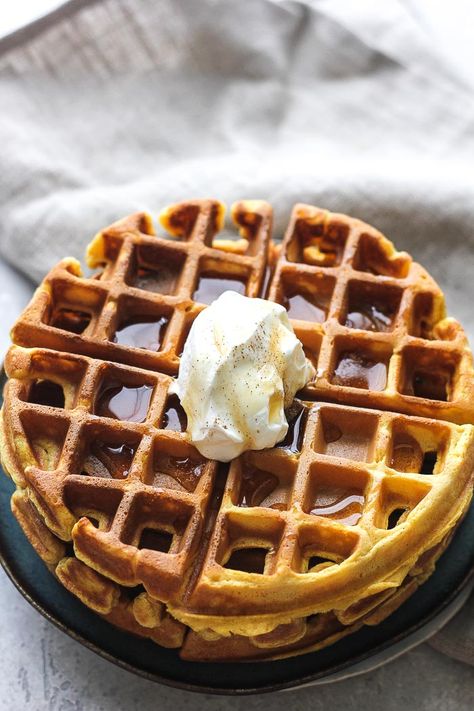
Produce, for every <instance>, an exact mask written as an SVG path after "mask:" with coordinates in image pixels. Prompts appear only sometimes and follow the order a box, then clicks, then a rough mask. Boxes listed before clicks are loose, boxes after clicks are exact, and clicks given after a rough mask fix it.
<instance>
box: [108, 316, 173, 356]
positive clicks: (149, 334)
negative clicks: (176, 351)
mask: <svg viewBox="0 0 474 711" xmlns="http://www.w3.org/2000/svg"><path fill="white" fill-rule="evenodd" d="M168 322H169V319H168V318H166V316H161V317H160V318H159V319H150V318H148V317H146V316H142V317H140V316H137V317H135V318H133V319H129V320H128V321H126V322H125V323H124V324H123V325H122V326H121V327H120V328H119V329H118V330H117V331H116V332H115V335H114V338H113V340H114V343H119V344H120V345H121V346H131V347H132V348H146V349H147V350H149V351H159V350H160V348H161V344H162V343H163V339H164V336H165V332H166V327H167V326H168Z"/></svg>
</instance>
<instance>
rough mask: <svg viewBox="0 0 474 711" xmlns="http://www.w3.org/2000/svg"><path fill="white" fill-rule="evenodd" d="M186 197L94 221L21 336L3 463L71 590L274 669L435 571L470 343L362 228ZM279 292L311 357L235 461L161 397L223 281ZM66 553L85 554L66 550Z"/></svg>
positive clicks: (170, 634) (462, 438)
mask: <svg viewBox="0 0 474 711" xmlns="http://www.w3.org/2000/svg"><path fill="white" fill-rule="evenodd" d="M223 214H224V212H223V207H222V205H221V204H220V203H218V202H215V201H210V200H207V201H192V202H187V203H182V204H179V205H175V206H172V207H171V208H168V209H167V210H166V211H165V212H164V213H163V214H162V218H161V221H162V225H163V226H164V227H165V229H166V230H167V234H166V235H163V236H156V235H155V234H154V233H153V228H152V225H151V220H150V218H149V217H148V216H147V215H144V214H138V215H133V216H131V217H129V218H126V219H125V220H122V221H120V222H118V223H115V224H114V225H112V226H111V227H109V228H107V229H106V230H103V231H102V232H100V233H99V234H98V235H97V236H96V237H95V238H94V240H93V242H92V243H91V245H90V247H89V250H88V263H89V266H90V267H91V268H92V269H98V270H99V271H98V272H97V273H96V274H92V275H91V276H88V277H84V276H82V273H81V270H80V266H79V264H78V263H77V262H76V261H75V260H72V259H66V260H63V261H62V262H61V263H60V264H59V265H58V266H57V267H55V268H54V269H53V270H52V271H51V272H50V274H49V275H48V276H47V277H46V278H45V280H44V282H43V283H42V285H41V286H40V287H39V289H38V290H37V291H36V293H35V295H34V297H33V299H32V302H31V304H30V305H29V306H28V307H27V309H26V310H25V312H24V313H23V314H22V316H21V317H20V319H19V321H18V322H17V324H16V325H15V327H14V328H13V331H12V339H13V342H14V344H15V345H13V346H12V348H11V349H10V351H9V353H8V355H7V359H6V362H5V368H6V371H7V375H8V376H9V381H8V383H7V386H6V388H5V405H4V408H3V413H2V447H1V450H2V460H3V463H4V466H5V469H6V470H7V472H8V473H9V474H10V475H11V476H12V478H13V479H14V481H15V483H16V485H17V492H16V493H15V494H14V496H13V499H12V507H13V511H14V513H15V515H16V517H17V518H18V520H19V521H20V523H21V525H22V527H23V529H24V530H25V532H26V534H27V536H28V537H29V539H30V541H31V542H32V544H33V545H34V546H35V548H36V550H37V551H38V553H39V554H40V555H41V556H42V558H43V559H44V560H45V562H46V563H47V564H48V565H49V566H50V568H51V569H52V570H53V572H54V573H55V574H56V575H57V577H58V578H59V579H60V580H61V582H62V583H63V584H64V585H65V586H66V587H67V588H68V589H69V590H70V591H71V592H73V593H74V594H75V595H77V596H78V597H79V598H80V599H81V600H83V602H85V604H87V605H88V606H89V607H91V608H92V609H94V610H95V611H97V612H98V613H99V614H102V615H104V616H105V617H107V619H109V620H110V621H111V622H113V623H114V624H117V625H119V626H121V627H124V628H125V629H128V630H130V631H132V632H135V633H137V634H142V635H146V636H149V637H150V638H152V639H154V640H155V641H157V642H158V643H160V644H162V645H164V646H171V647H180V648H181V654H182V656H183V657H185V658H187V659H214V660H218V659H222V660H224V659H226V660H232V659H254V658H255V659H260V658H261V659H263V658H274V657H278V656H283V655H291V654H296V653H301V652H304V651H308V650H309V649H314V648H318V647H320V646H323V645H325V644H328V643H331V642H332V641H335V640H336V639H338V638H340V637H341V636H342V635H344V634H347V633H348V632H351V631H353V630H354V629H357V628H358V627H359V626H360V625H362V624H377V623H378V622H379V621H380V620H381V619H383V618H384V617H385V616H386V615H387V614H390V612H391V611H392V610H393V609H395V608H396V607H397V606H398V605H400V604H401V603H402V602H403V600H404V599H406V597H407V596H408V595H410V594H411V593H412V592H413V591H414V590H415V589H416V587H417V585H418V584H419V583H420V582H422V581H423V580H424V579H425V578H426V577H427V576H428V575H429V574H430V572H431V571H432V569H433V566H434V562H435V560H436V558H437V557H438V556H439V555H440V554H441V552H442V550H443V548H444V546H445V545H446V544H447V541H448V539H449V537H450V535H451V534H452V532H453V530H454V528H455V526H456V525H457V523H458V522H459V520H460V519H461V517H462V515H463V513H464V512H465V511H466V509H467V506H468V505H469V502H470V499H471V495H472V472H473V468H474V427H473V426H472V424H473V423H474V404H473V403H474V397H473V396H474V392H473V389H474V378H473V367H472V355H471V352H470V350H469V348H468V345H467V339H466V337H465V334H464V332H463V330H462V328H461V326H460V325H459V324H458V323H457V322H456V321H454V320H453V319H449V318H446V314H445V305H444V298H443V294H442V292H441V291H440V289H439V287H438V286H437V285H436V284H435V282H434V281H433V280H432V279H431V277H430V276H429V275H428V274H427V273H426V271H425V270H424V269H423V268H422V267H421V266H419V265H418V264H416V263H414V262H413V261H412V260H411V258H410V257H409V256H408V255H407V254H405V253H400V252H396V251H395V249H394V248H393V246H392V244H391V243H390V242H389V241H388V240H387V239H386V238H385V237H383V236H382V235H381V234H380V233H379V232H377V231H376V230H374V229H373V228H371V227H369V226H368V225H365V224H364V223H362V222H360V221H358V220H354V219H352V218H349V217H346V216H344V215H334V214H331V213H328V212H326V211H323V210H319V209H318V208H313V207H309V206H304V205H297V206H296V207H295V208H294V211H293V214H292V217H291V220H290V224H289V227H288V230H287V233H286V235H285V238H284V240H283V242H282V244H281V245H279V246H278V247H276V246H275V244H274V243H273V242H271V239H270V238H271V222H272V216H271V208H270V207H269V206H268V205H267V204H266V203H263V202H261V201H245V202H241V203H238V204H236V205H235V206H234V207H233V209H232V216H233V219H234V223H235V225H236V227H237V231H236V233H232V234H223V233H222V228H223ZM229 288H230V289H235V290H237V291H240V292H241V293H245V294H246V295H247V296H259V295H260V296H267V298H269V299H271V300H275V301H279V302H280V303H283V304H284V305H285V306H286V308H287V309H288V311H289V316H290V319H292V323H293V326H294V328H295V332H296V334H297V335H298V337H299V338H300V340H301V341H302V343H303V345H304V348H305V351H306V353H307V355H308V357H309V358H310V359H311V360H312V361H313V363H314V364H315V367H316V371H317V373H316V377H315V379H314V381H312V382H311V383H309V384H308V386H307V387H306V388H305V389H304V390H303V391H302V392H301V393H300V394H299V397H300V399H299V400H297V401H295V403H294V405H293V406H292V408H291V411H290V412H289V413H288V417H289V420H290V430H289V433H288V435H287V437H286V439H285V441H284V442H282V443H281V444H280V445H278V447H276V448H274V449H272V450H264V451H261V452H248V453H246V454H245V455H243V456H242V457H240V458H239V459H237V460H234V461H233V462H231V464H230V465H219V464H217V463H216V462H212V461H209V460H205V459H204V458H203V457H202V456H200V455H199V453H198V452H197V451H196V450H195V448H194V447H192V445H191V444H190V443H189V441H188V439H187V437H186V434H185V429H186V418H185V413H184V412H183V411H182V410H181V408H180V405H179V402H178V401H177V399H176V397H175V396H172V395H168V390H169V387H170V384H171V382H172V376H174V375H176V373H177V371H178V367H179V356H180V353H181V352H182V349H183V347H184V343H185V340H186V336H187V333H188V332H189V329H190V327H191V324H192V321H193V319H194V318H195V317H196V315H197V314H198V313H199V312H200V311H201V310H202V309H203V308H205V306H206V304H207V303H210V301H212V300H213V299H214V298H216V297H217V296H218V295H219V293H221V292H222V291H224V290H227V289H229ZM71 543H72V545H71Z"/></svg>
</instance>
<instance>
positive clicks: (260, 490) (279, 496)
mask: <svg viewBox="0 0 474 711" xmlns="http://www.w3.org/2000/svg"><path fill="white" fill-rule="evenodd" d="M286 498H287V492H286V491H285V489H284V488H283V487H281V486H280V480H279V479H278V477H277V476H275V474H271V473H270V472H265V471H263V470H261V469H256V468H255V467H250V468H246V469H244V470H243V471H242V478H241V484H240V494H239V501H238V505H239V506H243V507H251V506H265V507H267V508H271V509H277V510H278V511H285V510H286Z"/></svg>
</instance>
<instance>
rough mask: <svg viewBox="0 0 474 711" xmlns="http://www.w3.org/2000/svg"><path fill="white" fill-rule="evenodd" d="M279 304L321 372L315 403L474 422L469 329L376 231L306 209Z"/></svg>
mask: <svg viewBox="0 0 474 711" xmlns="http://www.w3.org/2000/svg"><path fill="white" fill-rule="evenodd" d="M269 298H270V299H271V300H273V301H279V302H280V303H282V304H284V305H285V306H286V307H287V309H288V312H289V317H290V319H291V320H292V322H293V327H294V329H295V331H296V333H297V335H298V337H299V338H300V340H301V341H302V342H303V344H304V346H305V349H306V351H307V355H308V357H309V358H310V359H311V360H312V361H313V363H314V364H315V367H316V368H317V377H316V379H315V380H314V381H313V382H312V383H310V384H309V385H308V387H307V388H306V391H305V396H307V397H308V398H311V399H316V398H328V399H332V400H335V401H336V402H339V403H341V402H347V403H348V404H351V405H360V406H361V407H380V408H383V409H391V410H393V411H395V412H405V413H407V414H414V415H421V416H425V417H438V418H443V419H447V420H451V421H452V422H458V423H460V424H464V423H466V422H470V423H474V380H473V377H472V374H473V368H472V353H471V351H470V349H469V346H468V343H467V338H466V335H465V333H464V331H463V329H462V327H461V326H460V325H459V323H458V322H457V321H455V320H454V319H452V318H446V307H445V302H444V296H443V293H442V291H441V290H440V288H439V287H438V285H437V284H436V283H435V282H434V280H433V279H432V278H431V277H430V276H429V274H428V273H427V272H426V271H425V270H424V269H423V267H421V266H420V265H419V264H416V263H415V262H413V261H412V259H411V257H410V256H409V255H408V254H406V253H405V252H396V251H395V249H394V247H393V245H392V243H391V242H389V241H388V240H387V239H386V238H385V237H384V236H383V235H382V234H381V233H380V232H378V231H377V230H376V229H374V228H373V227H370V226H369V225H367V224H365V223H363V222H360V221H359V220H355V219H353V218H348V217H347V216H346V215H337V214H332V213H329V212H327V211H326V210H320V209H318V208H316V207H310V206H308V205H296V207H295V208H294V210H293V214H292V217H291V221H290V224H289V227H288V230H287V232H286V235H285V238H284V240H283V245H282V248H281V254H280V257H279V259H278V262H277V265H276V269H275V275H274V277H273V280H272V283H271V288H270V292H269Z"/></svg>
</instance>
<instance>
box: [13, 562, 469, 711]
mask: <svg viewBox="0 0 474 711" xmlns="http://www.w3.org/2000/svg"><path fill="white" fill-rule="evenodd" d="M0 609H1V610H2V613H1V617H0V711H23V710H25V711H29V710H30V709H31V710H32V711H135V709H136V711H156V710H158V709H159V711H168V710H169V711H194V710H196V711H197V710H198V709H199V710H201V709H203V708H205V709H206V711H217V710H218V709H219V711H220V710H222V711H240V710H243V709H245V711H253V710H255V711H257V710H259V709H272V711H273V710H275V711H279V710H280V709H281V710H282V711H283V710H285V711H286V709H289V708H290V709H291V710H292V711H300V710H301V711H303V710H306V709H307V710H308V711H309V710H310V709H311V711H318V709H322V710H323V709H324V711H326V709H329V710H330V711H365V709H367V710H368V711H369V710H370V711H379V710H380V711H382V710H383V711H399V710H400V709H404V711H468V709H472V707H473V700H474V673H473V670H472V667H470V666H467V665H464V664H462V663H461V662H455V661H453V660H451V659H449V658H448V657H445V656H444V655H441V654H439V653H438V652H435V651H434V650H432V649H431V648H430V647H428V646H427V645H421V646H420V647H418V648H417V649H415V650H413V651H411V652H408V653H407V654H405V655H404V656H403V657H400V658H399V659H397V660H396V661H394V662H391V663H389V664H387V665H385V666H384V667H382V668H380V669H377V670H376V671H374V672H369V673H367V674H364V675H363V676H359V677H355V678H353V679H347V680H345V681H340V682H337V683H335V684H330V685H325V686H320V687H316V688H309V689H302V690H300V691H291V692H285V693H279V694H265V695H259V696H252V697H245V698H230V697H216V696H215V697H212V696H204V695H201V694H192V693H189V692H184V691H179V690H176V689H171V688H167V687H165V686H161V685H159V684H154V683H153V682H149V681H145V680H144V679H140V678H138V677H135V676H134V675H132V674H130V673H129V672H126V671H123V670H122V669H119V668H118V667H115V666H114V665H112V664H110V663H109V662H107V661H105V660H103V659H101V658H99V657H98V656H97V655H96V654H94V653H93V652H90V651H89V650H88V649H85V648H84V647H82V646H81V645H80V644H79V643H78V642H75V641H74V640H72V639H70V638H69V637H67V636H66V635H65V634H64V633H63V632H60V631H59V630H57V629H56V628H55V627H53V625H52V624H50V623H49V622H48V621H47V620H45V619H43V618H42V617H41V616H40V615H39V614H38V613H37V612H36V611H35V610H34V609H33V608H32V607H30V605H29V604H28V603H27V602H26V601H25V600H24V599H23V598H22V597H21V596H20V594H19V593H18V592H17V591H16V590H15V588H14V587H13V585H12V584H11V583H10V581H9V580H8V579H7V577H6V576H5V574H4V573H3V572H1V573H0Z"/></svg>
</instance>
